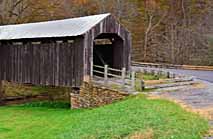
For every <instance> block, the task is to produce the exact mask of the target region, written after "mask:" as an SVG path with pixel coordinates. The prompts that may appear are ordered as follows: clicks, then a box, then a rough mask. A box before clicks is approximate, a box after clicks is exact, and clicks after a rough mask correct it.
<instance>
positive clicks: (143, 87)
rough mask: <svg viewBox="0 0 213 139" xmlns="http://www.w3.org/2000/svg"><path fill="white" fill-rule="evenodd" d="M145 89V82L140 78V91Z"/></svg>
mask: <svg viewBox="0 0 213 139" xmlns="http://www.w3.org/2000/svg"><path fill="white" fill-rule="evenodd" d="M144 90H145V82H144V81H143V80H141V91H144Z"/></svg>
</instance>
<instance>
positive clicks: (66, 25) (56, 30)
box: [0, 14, 110, 40]
mask: <svg viewBox="0 0 213 139" xmlns="http://www.w3.org/2000/svg"><path fill="white" fill-rule="evenodd" d="M109 15H110V14H100V15H92V16H85V17H79V18H71V19H64V20H55V21H47V22H38V23H27V24H17V25H6V26H0V40H12V39H26V38H48V37H67V36H79V35H83V34H85V33H86V32H87V31H89V30H90V29H91V28H92V27H94V26H95V25H96V24H98V23H99V22H101V21H102V20H103V19H105V18H106V17H108V16H109Z"/></svg>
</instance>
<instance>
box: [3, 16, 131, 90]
mask: <svg viewBox="0 0 213 139" xmlns="http://www.w3.org/2000/svg"><path fill="white" fill-rule="evenodd" d="M130 48H131V37H130V33H129V32H128V31H127V30H126V29H125V28H124V27H123V26H121V25H120V24H119V23H118V22H117V21H116V20H115V18H114V17H113V16H112V15H111V14H101V15H94V16H87V17H80V18H72V19H65V20H57V21H49V22H39V23H29V24H19V25H7V26H0V80H7V81H12V82H17V83H31V84H34V85H51V86H71V87H79V86H81V85H82V83H83V81H87V80H88V79H89V78H90V75H92V74H93V73H92V72H93V65H100V66H103V65H106V64H107V65H109V67H111V68H115V69H121V68H123V67H125V68H126V69H129V68H130V51H131V50H130Z"/></svg>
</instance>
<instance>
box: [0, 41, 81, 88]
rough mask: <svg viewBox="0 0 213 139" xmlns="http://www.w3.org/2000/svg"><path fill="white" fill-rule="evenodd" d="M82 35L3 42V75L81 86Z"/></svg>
mask: <svg viewBox="0 0 213 139" xmlns="http://www.w3.org/2000/svg"><path fill="white" fill-rule="evenodd" d="M81 43H82V39H79V38H78V39H76V40H75V41H74V43H54V42H52V43H41V44H32V43H30V42H25V43H24V44H23V45H13V44H12V43H9V42H7V43H2V44H1V46H0V65H1V66H0V79H1V80H7V81H13V82H18V83H32V84H35V85H53V86H80V85H81V83H82V80H83V58H82V57H83V45H82V44H81Z"/></svg>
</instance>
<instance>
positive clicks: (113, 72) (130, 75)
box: [92, 65, 136, 90]
mask: <svg viewBox="0 0 213 139" xmlns="http://www.w3.org/2000/svg"><path fill="white" fill-rule="evenodd" d="M95 73H96V74H100V75H102V76H103V77H102V78H104V84H108V82H109V80H110V78H111V77H114V78H116V79H120V80H121V86H122V87H125V85H130V86H131V88H132V89H133V90H135V80H136V77H135V75H136V74H135V72H134V71H132V72H128V71H126V68H122V70H119V69H114V68H111V67H109V66H108V65H104V66H99V65H93V74H92V76H97V75H94V74H95ZM92 78H93V77H92ZM110 81H112V80H110Z"/></svg>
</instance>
